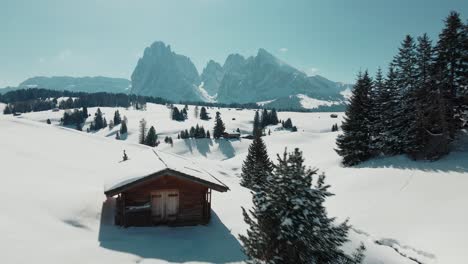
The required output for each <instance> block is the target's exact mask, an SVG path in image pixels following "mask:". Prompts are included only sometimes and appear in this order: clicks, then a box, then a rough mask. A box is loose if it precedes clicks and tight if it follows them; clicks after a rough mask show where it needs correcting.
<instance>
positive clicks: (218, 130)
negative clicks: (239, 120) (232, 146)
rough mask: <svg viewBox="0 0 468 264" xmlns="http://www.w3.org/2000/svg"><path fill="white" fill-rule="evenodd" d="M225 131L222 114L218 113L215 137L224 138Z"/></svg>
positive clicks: (214, 129) (214, 130) (214, 131)
mask: <svg viewBox="0 0 468 264" xmlns="http://www.w3.org/2000/svg"><path fill="white" fill-rule="evenodd" d="M225 130H226V127H225V126H224V122H223V120H222V119H221V113H219V112H216V118H215V125H214V128H213V137H214V138H215V139H218V138H220V137H222V136H223V133H224V131H225Z"/></svg>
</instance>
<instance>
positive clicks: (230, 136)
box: [223, 132, 240, 139]
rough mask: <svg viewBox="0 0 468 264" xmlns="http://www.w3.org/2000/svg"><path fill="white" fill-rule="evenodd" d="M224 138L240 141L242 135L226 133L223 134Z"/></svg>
mask: <svg viewBox="0 0 468 264" xmlns="http://www.w3.org/2000/svg"><path fill="white" fill-rule="evenodd" d="M223 138H226V139H239V138H240V133H238V132H232V133H227V132H224V133H223Z"/></svg>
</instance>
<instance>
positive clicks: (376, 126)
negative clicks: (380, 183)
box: [369, 68, 387, 156]
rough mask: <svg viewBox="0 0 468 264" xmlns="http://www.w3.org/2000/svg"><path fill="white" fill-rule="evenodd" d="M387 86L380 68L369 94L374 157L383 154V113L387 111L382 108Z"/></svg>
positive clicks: (370, 127) (370, 131)
mask: <svg viewBox="0 0 468 264" xmlns="http://www.w3.org/2000/svg"><path fill="white" fill-rule="evenodd" d="M384 90H385V86H384V80H383V75H382V69H381V68H378V69H377V73H376V74H375V80H374V82H373V83H372V88H371V90H370V92H369V103H370V109H369V125H370V126H369V133H370V140H371V142H370V151H371V154H372V156H377V155H379V154H380V153H381V148H380V145H381V141H382V135H383V132H384V130H385V128H384V126H383V120H382V119H383V118H384V114H383V112H385V111H387V110H386V109H384V108H382V103H383V102H382V100H384V98H383V96H384V95H385V91H384Z"/></svg>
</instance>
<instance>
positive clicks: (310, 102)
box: [296, 94, 340, 109]
mask: <svg viewBox="0 0 468 264" xmlns="http://www.w3.org/2000/svg"><path fill="white" fill-rule="evenodd" d="M296 96H297V98H299V100H300V101H301V105H302V107H303V108H305V109H315V108H318V107H319V106H331V105H336V104H339V103H340V102H337V101H325V100H319V99H315V98H312V97H309V96H307V95H305V94H297V95H296Z"/></svg>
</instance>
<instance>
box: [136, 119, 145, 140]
mask: <svg viewBox="0 0 468 264" xmlns="http://www.w3.org/2000/svg"><path fill="white" fill-rule="evenodd" d="M146 130H147V128H146V120H145V119H144V118H143V119H141V120H140V134H139V135H138V143H140V144H145V143H146Z"/></svg>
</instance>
